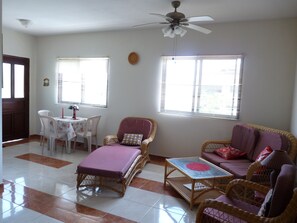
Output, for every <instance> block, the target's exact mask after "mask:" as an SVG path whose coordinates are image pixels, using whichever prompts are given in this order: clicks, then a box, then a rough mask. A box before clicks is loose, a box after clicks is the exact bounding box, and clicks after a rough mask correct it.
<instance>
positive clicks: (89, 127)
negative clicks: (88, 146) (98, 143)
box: [85, 115, 101, 136]
mask: <svg viewBox="0 0 297 223" xmlns="http://www.w3.org/2000/svg"><path fill="white" fill-rule="evenodd" d="M100 118H101V116H100V115H97V116H92V117H90V118H88V120H87V123H86V127H85V135H86V134H87V132H91V133H92V136H95V135H97V127H98V124H99V121H100Z"/></svg>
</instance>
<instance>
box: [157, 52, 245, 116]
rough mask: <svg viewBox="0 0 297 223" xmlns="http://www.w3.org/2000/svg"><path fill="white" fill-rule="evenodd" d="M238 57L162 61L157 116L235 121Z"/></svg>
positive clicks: (238, 69) (192, 57) (237, 91)
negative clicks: (200, 116)
mask: <svg viewBox="0 0 297 223" xmlns="http://www.w3.org/2000/svg"><path fill="white" fill-rule="evenodd" d="M241 73H242V56H240V55H236V56H233V55H232V56H191V57H185V56H180V57H174V59H173V58H172V57H163V58H162V83H161V85H162V86H161V112H165V113H180V114H192V115H195V114H197V115H203V116H211V117H218V118H228V119H238V118H239V108H240V96H241V76H242V75H241Z"/></svg>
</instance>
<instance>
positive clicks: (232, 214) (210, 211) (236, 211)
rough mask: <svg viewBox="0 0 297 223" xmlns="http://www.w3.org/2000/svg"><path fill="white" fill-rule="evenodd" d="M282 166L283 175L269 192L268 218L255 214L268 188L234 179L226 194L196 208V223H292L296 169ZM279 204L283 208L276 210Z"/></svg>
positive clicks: (296, 205)
mask: <svg viewBox="0 0 297 223" xmlns="http://www.w3.org/2000/svg"><path fill="white" fill-rule="evenodd" d="M284 166H286V167H285V168H283V169H282V171H283V173H280V175H282V176H281V177H280V175H279V177H278V182H277V184H276V186H275V188H274V190H273V191H272V190H271V192H272V197H271V200H270V201H271V204H270V210H269V214H268V215H267V216H270V217H263V216H260V215H259V214H258V212H259V210H260V207H261V205H262V206H263V202H264V199H265V196H266V194H267V193H268V192H269V191H270V189H269V188H268V187H265V186H263V185H260V184H257V183H254V182H251V181H248V180H243V179H235V180H233V181H231V182H230V183H229V184H228V186H227V189H226V194H225V195H222V196H220V197H219V198H217V199H208V200H205V201H203V202H202V203H201V204H200V205H199V208H198V212H197V218H196V222H197V223H212V222H215V223H218V222H224V223H228V222H230V223H231V222H232V223H234V222H250V223H257V222H259V223H263V222H266V223H268V222H269V223H283V222H286V223H291V222H294V220H295V218H296V216H297V212H296V210H297V188H295V189H293V188H294V176H295V175H296V167H293V166H290V165H284ZM284 166H283V167H284ZM292 178H293V179H292ZM283 190H284V191H283ZM284 201H288V202H285V203H284ZM279 204H280V205H281V206H282V207H277V205H279ZM284 207H285V208H284Z"/></svg>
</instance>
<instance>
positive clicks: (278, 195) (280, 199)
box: [268, 164, 297, 217]
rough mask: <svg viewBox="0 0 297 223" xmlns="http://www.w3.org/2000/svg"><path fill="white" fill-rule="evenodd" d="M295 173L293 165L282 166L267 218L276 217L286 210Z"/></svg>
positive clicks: (291, 192) (296, 170)
mask: <svg viewBox="0 0 297 223" xmlns="http://www.w3.org/2000/svg"><path fill="white" fill-rule="evenodd" d="M296 172H297V168H296V166H294V165H289V164H285V165H283V166H282V169H281V171H280V173H279V175H278V177H277V180H276V183H275V186H274V189H273V192H272V197H271V203H270V208H269V214H268V217H276V216H278V215H280V214H281V213H282V212H283V211H284V210H285V209H286V207H287V205H288V204H289V202H290V200H291V198H292V196H293V191H294V186H295V178H296Z"/></svg>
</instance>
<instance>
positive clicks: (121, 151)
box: [77, 144, 141, 179]
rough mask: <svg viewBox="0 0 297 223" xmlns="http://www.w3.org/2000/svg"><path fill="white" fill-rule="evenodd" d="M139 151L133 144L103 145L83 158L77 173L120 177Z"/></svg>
mask: <svg viewBox="0 0 297 223" xmlns="http://www.w3.org/2000/svg"><path fill="white" fill-rule="evenodd" d="M140 153H141V151H140V149H139V148H136V147H135V146H134V147H132V146H131V147H130V146H123V145H120V144H113V145H112V146H103V147H100V148H98V149H96V150H95V151H93V152H92V153H90V154H89V155H88V156H87V157H86V158H84V160H83V161H82V162H81V163H80V164H79V165H78V167H77V173H84V174H89V175H95V176H104V177H112V178H119V179H122V178H123V177H124V175H125V173H126V172H127V171H128V169H129V168H130V166H131V165H132V163H133V161H134V160H135V159H136V158H137V156H139V155H140Z"/></svg>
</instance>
